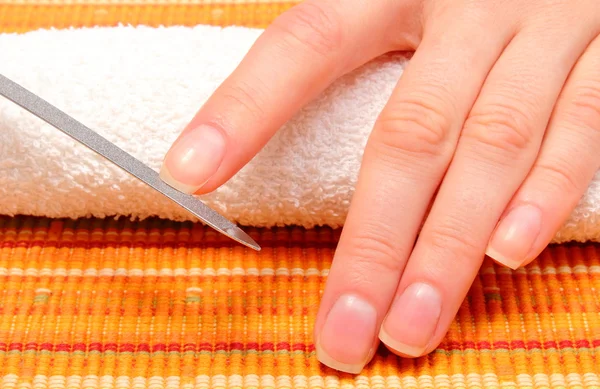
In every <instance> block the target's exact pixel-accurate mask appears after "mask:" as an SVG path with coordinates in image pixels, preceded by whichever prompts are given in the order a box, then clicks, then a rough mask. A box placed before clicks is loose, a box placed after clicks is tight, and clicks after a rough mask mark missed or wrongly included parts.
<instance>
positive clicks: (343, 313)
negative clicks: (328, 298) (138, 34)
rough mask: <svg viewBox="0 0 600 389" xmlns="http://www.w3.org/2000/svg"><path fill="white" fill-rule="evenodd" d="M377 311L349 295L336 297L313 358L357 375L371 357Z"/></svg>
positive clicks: (365, 302) (361, 300)
mask: <svg viewBox="0 0 600 389" xmlns="http://www.w3.org/2000/svg"><path fill="white" fill-rule="evenodd" d="M376 325H377V311H376V310H375V308H374V307H373V306H372V305H371V304H369V303H368V302H367V301H365V300H363V299H361V298H360V297H357V296H353V295H344V296H342V297H340V298H339V299H338V300H337V302H336V303H335V305H334V306H333V308H331V310H330V311H329V314H328V315H327V319H326V320H325V324H324V325H323V329H322V330H321V333H320V335H319V337H318V339H317V345H316V349H317V359H318V360H319V361H320V362H321V363H322V364H324V365H326V366H329V367H331V368H333V369H336V370H339V371H343V372H346V373H351V374H358V373H360V372H361V370H362V369H363V367H364V366H365V365H366V364H367V362H369V361H368V359H369V357H370V355H371V354H372V353H371V351H372V348H373V342H374V340H375V336H376V331H377V330H376Z"/></svg>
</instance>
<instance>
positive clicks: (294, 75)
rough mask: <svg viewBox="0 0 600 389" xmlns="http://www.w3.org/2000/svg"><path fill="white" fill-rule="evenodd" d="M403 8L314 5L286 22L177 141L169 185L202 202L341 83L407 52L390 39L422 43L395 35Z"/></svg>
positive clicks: (167, 167)
mask: <svg viewBox="0 0 600 389" xmlns="http://www.w3.org/2000/svg"><path fill="white" fill-rule="evenodd" d="M398 3H400V4H402V3H404V2H397V1H395V0H385V1H381V2H365V1H363V0H347V1H344V2H339V1H334V0H326V1H322V0H321V1H311V0H308V1H305V2H303V3H300V4H299V5H297V6H295V7H293V8H292V9H290V10H289V11H288V12H286V13H284V14H283V15H281V16H280V17H279V18H277V19H276V20H275V21H274V22H273V24H272V25H271V26H269V28H267V29H266V30H265V32H263V33H262V34H261V36H260V37H259V38H258V39H257V41H256V42H255V43H254V45H253V46H252V48H251V49H250V51H249V52H248V53H247V54H246V56H245V57H244V59H243V60H242V61H241V63H240V64H239V66H238V67H237V68H236V69H235V71H234V72H233V73H232V74H231V75H230V76H229V77H228V78H227V79H226V80H225V81H224V82H223V84H221V86H220V87H219V88H218V89H217V90H216V91H215V92H214V93H213V95H212V96H211V97H210V98H209V99H208V101H207V102H206V103H205V104H204V106H203V107H202V108H201V109H200V110H199V111H198V113H197V114H196V116H195V117H194V118H193V119H192V121H191V122H190V124H189V125H188V126H187V127H186V129H185V130H184V131H183V132H182V134H181V135H180V136H179V138H178V139H177V140H176V141H175V143H174V144H173V146H172V147H171V149H170V150H169V151H168V152H167V155H166V157H165V160H164V162H163V166H162V169H161V173H160V175H161V178H162V179H163V180H164V181H165V182H166V183H167V184H169V185H171V186H173V187H174V188H176V189H178V190H180V191H183V192H186V193H198V194H203V193H208V192H210V191H212V190H214V189H216V188H217V187H219V186H220V185H222V184H223V183H225V182H226V181H227V180H229V179H230V178H231V177H232V176H233V175H234V174H235V173H236V172H237V171H238V170H239V169H241V168H242V167H243V166H244V165H245V164H246V163H248V161H250V160H251V159H252V158H253V157H254V155H256V153H258V151H259V150H260V149H261V148H262V147H264V145H265V144H266V143H267V142H268V140H269V139H270V138H271V137H272V136H273V135H274V134H275V132H276V131H277V130H278V129H279V128H280V127H281V126H282V125H283V124H285V122H287V121H288V120H289V119H291V118H292V116H293V115H294V114H295V113H296V112H297V111H298V110H299V109H300V108H301V107H302V106H303V105H305V104H306V103H308V102H309V101H310V100H312V99H313V98H315V97H316V96H317V95H318V94H319V93H320V92H322V91H323V90H324V89H325V88H327V87H328V86H329V84H331V83H332V82H333V81H334V80H335V79H337V78H338V77H340V76H341V75H343V74H344V73H346V72H349V71H351V70H353V69H354V68H356V67H358V66H360V65H362V64H363V63H365V62H368V61H369V60H371V59H372V58H374V57H376V56H378V55H380V54H383V53H384V52H386V51H389V50H390V49H392V48H394V49H403V48H402V47H398V46H399V45H398V39H395V40H394V41H393V39H392V38H389V37H390V36H394V35H396V36H397V35H399V34H400V36H405V37H407V39H406V41H407V42H408V41H412V42H414V41H415V40H416V39H414V40H413V39H412V37H409V35H411V34H408V33H405V34H403V35H402V31H394V32H393V34H392V31H390V29H391V28H394V29H395V30H398V29H399V27H398V23H395V19H396V16H397V14H398V12H400V10H398V9H397V8H398V5H397V4H398ZM411 3H416V2H411ZM390 8H394V9H393V10H392V9H390ZM392 11H394V12H392ZM410 32H411V33H412V34H414V32H413V31H410ZM392 41H393V42H394V45H395V47H392V45H391V42H392ZM400 46H402V43H400ZM404 49H407V48H404Z"/></svg>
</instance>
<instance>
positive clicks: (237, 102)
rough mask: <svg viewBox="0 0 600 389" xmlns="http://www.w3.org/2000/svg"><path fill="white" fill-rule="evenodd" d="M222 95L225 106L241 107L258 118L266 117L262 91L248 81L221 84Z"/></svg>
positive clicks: (237, 108)
mask: <svg viewBox="0 0 600 389" xmlns="http://www.w3.org/2000/svg"><path fill="white" fill-rule="evenodd" d="M219 92H220V96H221V98H222V99H223V100H224V105H223V106H225V107H235V109H236V110H239V109H240V108H241V109H242V110H243V111H245V112H246V113H247V114H249V115H250V116H251V117H252V118H254V119H256V120H261V119H262V118H264V117H265V110H264V108H263V105H262V104H261V103H260V100H261V98H260V96H261V95H262V92H260V89H259V88H257V87H252V86H250V85H249V84H248V83H235V84H226V85H222V86H221V90H220V91H219Z"/></svg>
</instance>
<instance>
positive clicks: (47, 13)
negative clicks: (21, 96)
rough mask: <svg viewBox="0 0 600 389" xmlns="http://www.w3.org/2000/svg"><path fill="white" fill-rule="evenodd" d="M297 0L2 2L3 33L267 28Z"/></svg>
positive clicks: (0, 19)
mask: <svg viewBox="0 0 600 389" xmlns="http://www.w3.org/2000/svg"><path fill="white" fill-rule="evenodd" d="M297 3H298V0H289V1H280V2H272V3H236V4H228V3H220V2H215V3H211V2H204V3H200V4H194V3H191V4H186V3H171V4H143V3H142V4H123V3H102V2H100V3H93V4H86V3H81V4H77V3H76V4H61V3H60V2H56V3H54V4H39V3H37V4H36V3H30V2H28V3H24V4H19V3H8V4H6V3H4V4H3V3H0V32H18V33H21V32H26V31H31V30H37V29H40V28H58V29H64V28H69V27H92V26H104V27H113V26H117V25H119V24H132V25H136V26H137V25H147V26H152V27H157V26H161V25H166V26H174V25H180V26H193V25H198V24H210V25H217V26H231V25H238V26H247V27H256V28H264V27H266V26H267V25H269V23H271V22H272V21H273V19H274V18H275V17H276V16H277V15H279V14H281V13H282V12H284V11H286V10H287V9H289V8H291V7H292V6H293V5H295V4H297Z"/></svg>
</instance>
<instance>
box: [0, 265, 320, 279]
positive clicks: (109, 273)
mask: <svg viewBox="0 0 600 389" xmlns="http://www.w3.org/2000/svg"><path fill="white" fill-rule="evenodd" d="M328 274H329V270H319V269H316V268H309V269H301V268H292V269H287V268H278V269H276V270H274V269H272V268H262V269H257V268H252V267H251V268H247V269H244V268H241V267H235V268H233V269H228V268H224V267H222V268H218V269H213V268H190V269H185V268H175V269H170V268H162V269H153V268H148V269H125V268H117V269H112V268H102V269H95V268H88V269H65V268H60V267H59V268H55V269H51V268H42V269H36V268H27V269H21V268H18V267H13V268H10V269H7V268H0V276H18V277H22V276H29V277H39V276H44V277H57V276H58V277H156V276H158V277H194V276H196V277H199V276H204V277H214V276H225V277H230V276H263V277H268V276H273V275H277V276H285V277H287V276H290V275H292V276H301V277H308V276H319V277H325V276H327V275H328Z"/></svg>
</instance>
